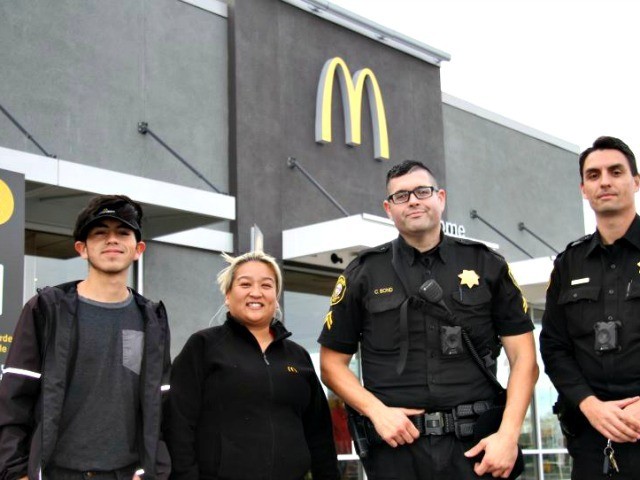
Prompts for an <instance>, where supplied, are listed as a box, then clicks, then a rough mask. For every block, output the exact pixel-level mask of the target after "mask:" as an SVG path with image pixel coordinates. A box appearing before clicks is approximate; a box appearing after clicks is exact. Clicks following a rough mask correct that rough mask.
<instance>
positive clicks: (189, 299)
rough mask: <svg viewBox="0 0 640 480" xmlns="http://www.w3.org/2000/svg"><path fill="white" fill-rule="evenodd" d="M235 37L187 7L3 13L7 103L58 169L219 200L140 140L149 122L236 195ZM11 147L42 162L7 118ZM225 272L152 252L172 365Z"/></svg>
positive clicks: (196, 256)
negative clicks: (122, 177) (232, 159)
mask: <svg viewBox="0 0 640 480" xmlns="http://www.w3.org/2000/svg"><path fill="white" fill-rule="evenodd" d="M227 37H228V32H227V19H226V18H223V17H220V16H218V15H215V14H213V13H211V12H208V11H205V10H202V9H200V8H196V7H194V6H193V5H190V4H187V3H184V2H181V1H179V0H153V1H149V0H112V1H106V2H105V1H99V0H59V1H55V2H50V1H46V0H23V1H19V2H0V65H1V66H2V67H1V68H0V104H1V105H3V106H4V108H6V109H7V110H8V111H9V112H10V113H11V114H12V115H13V116H14V117H15V118H16V119H17V120H18V121H19V122H20V123H21V124H22V125H23V126H24V127H25V128H26V129H27V130H28V131H29V132H30V133H31V134H32V135H33V137H34V138H35V139H36V140H37V141H38V142H39V143H41V144H42V146H43V147H44V148H45V149H46V150H47V151H48V152H49V153H52V154H55V155H57V157H58V158H62V159H64V160H68V161H71V162H75V163H79V164H84V165H90V166H95V167H100V168H103V169H107V170H112V171H118V172H123V173H128V174H132V175H138V176H141V177H147V178H152V179H156V180H162V181H166V182H170V183H173V184H178V185H183V186H188V187H193V188H198V189H202V190H209V187H208V186H207V185H206V184H205V183H204V182H203V181H202V180H201V179H199V178H198V177H197V176H195V175H194V174H193V173H192V172H191V171H189V170H188V169H187V168H186V167H185V166H183V165H182V164H181V163H180V162H179V161H178V160H177V159H176V158H174V157H173V156H172V155H171V154H170V153H169V152H168V151H167V150H166V149H164V148H163V147H162V146H161V145H160V144H158V143H157V142H156V141H155V140H154V139H153V138H151V137H150V136H149V135H146V136H143V135H141V134H140V133H138V131H137V124H138V122H140V121H146V122H148V123H149V128H150V129H151V130H152V131H153V132H154V133H155V134H156V135H158V136H159V137H160V138H162V140H164V141H165V142H166V143H167V144H168V145H169V146H170V147H172V148H173V149H175V150H176V151H177V152H178V153H179V154H180V155H181V156H183V157H184V158H185V159H187V160H188V161H189V163H191V164H192V165H193V166H194V167H195V168H196V169H198V170H199V171H200V172H201V173H202V174H203V176H204V177H205V178H207V179H208V180H209V181H210V182H212V183H213V184H214V185H216V186H217V187H218V188H220V189H221V190H222V191H225V192H228V191H229V188H230V187H229V175H228V174H229V164H228V139H229V130H228V126H229V111H228V107H229V102H228V97H229V95H228V91H229V87H228V58H227V52H228V44H227ZM0 146H2V147H6V148H11V149H16V150H21V151H26V152H31V153H36V154H41V152H40V151H39V150H38V149H37V148H36V147H35V146H34V145H33V144H32V143H31V142H30V141H29V140H28V139H27V138H26V137H25V136H24V135H23V134H22V133H21V132H20V131H19V130H18V129H17V128H16V127H15V126H14V125H13V124H12V123H11V122H10V121H9V119H7V118H6V117H5V116H4V115H3V114H1V113H0ZM113 191H114V193H118V186H117V185H113ZM61 201H62V202H64V200H61ZM52 205H54V206H58V207H59V203H55V204H54V203H51V202H49V203H46V204H45V203H42V205H40V204H38V205H37V206H38V207H39V208H40V207H42V208H46V209H49V210H52V211H53V210H54V207H53V206H52ZM35 210H37V209H33V211H32V212H31V213H32V215H33V216H35V213H36V212H35ZM72 211H73V210H72ZM65 214H66V215H74V214H75V213H71V214H69V213H68V210H67V211H65ZM26 220H27V222H29V221H33V220H32V219H31V218H30V216H29V211H27V218H26ZM153 220H154V221H162V219H158V218H154V219H153ZM71 221H72V220H71V219H69V222H71ZM226 223H227V222H221V223H220V224H218V225H217V226H216V228H221V229H223V230H229V228H230V227H229V225H227V224H226ZM1 243H2V242H1V241H0V244H1ZM70 254H71V255H73V252H71V253H70ZM221 268H222V260H221V259H220V257H219V255H218V254H217V253H215V252H207V251H203V250H198V249H191V248H184V247H178V246H172V245H167V244H162V243H156V242H150V245H149V248H148V250H147V252H146V253H145V255H144V293H145V295H146V296H148V297H149V298H151V299H154V300H163V301H164V302H165V304H166V307H167V310H168V312H169V315H170V325H171V327H172V336H173V342H172V353H173V355H175V354H177V353H178V352H179V350H180V349H181V348H182V345H183V344H184V341H185V340H186V339H187V337H188V336H189V335H190V334H191V333H193V332H194V331H196V330H199V329H202V328H205V327H206V326H208V324H209V320H210V318H211V316H212V315H213V313H214V312H215V311H216V309H217V308H218V307H219V306H220V305H221V303H222V300H221V298H222V297H221V295H220V294H219V293H218V291H217V286H216V284H215V274H216V272H218V271H219V270H220V269H221Z"/></svg>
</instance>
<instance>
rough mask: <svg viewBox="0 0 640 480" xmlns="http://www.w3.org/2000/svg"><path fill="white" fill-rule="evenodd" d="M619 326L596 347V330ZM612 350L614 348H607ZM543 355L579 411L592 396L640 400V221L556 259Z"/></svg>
mask: <svg viewBox="0 0 640 480" xmlns="http://www.w3.org/2000/svg"><path fill="white" fill-rule="evenodd" d="M598 322H605V323H608V322H614V325H615V327H614V328H615V334H614V335H613V336H617V342H615V343H616V345H609V346H608V347H607V346H606V344H607V343H609V344H610V343H611V342H612V341H613V339H612V338H611V335H610V334H611V333H613V332H612V331H611V330H609V331H607V332H606V334H605V335H604V338H602V337H601V339H600V340H601V341H602V342H604V343H602V342H601V343H600V344H599V345H596V330H595V327H596V324H597V323H598ZM609 347H613V348H611V349H608V348H609ZM540 350H541V353H542V359H543V360H544V364H545V369H546V372H547V374H548V375H549V377H550V378H551V381H552V382H553V384H554V385H555V387H556V388H557V389H558V391H559V392H560V393H561V394H562V395H563V396H564V397H565V398H567V399H568V400H569V401H570V402H571V403H572V404H573V405H576V406H577V405H578V404H579V403H580V402H581V401H582V400H584V399H585V398H586V397H588V396H590V395H594V394H595V395H596V397H598V398H599V399H600V400H614V399H622V398H626V397H632V396H635V395H640V218H639V217H638V216H636V218H635V219H634V220H633V222H632V224H631V225H630V227H629V229H628V230H627V232H626V233H625V235H624V236H623V237H622V238H620V239H618V240H616V242H615V243H614V244H613V245H604V244H603V243H602V239H601V237H600V235H599V233H598V232H596V233H594V234H592V235H587V236H586V237H583V238H582V239H580V240H578V241H576V242H573V243H572V244H569V246H568V247H567V249H566V250H565V251H564V252H563V253H562V254H561V255H559V256H558V257H557V258H556V261H555V265H554V270H553V272H552V274H551V282H550V284H549V288H548V290H547V303H546V310H545V313H544V316H543V318H542V332H541V334H540Z"/></svg>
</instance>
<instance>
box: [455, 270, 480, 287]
mask: <svg viewBox="0 0 640 480" xmlns="http://www.w3.org/2000/svg"><path fill="white" fill-rule="evenodd" d="M458 277H459V278H460V285H466V286H467V287H469V288H471V287H473V286H474V285H480V277H479V276H478V274H477V273H476V272H474V271H473V270H462V273H461V274H460V275H458Z"/></svg>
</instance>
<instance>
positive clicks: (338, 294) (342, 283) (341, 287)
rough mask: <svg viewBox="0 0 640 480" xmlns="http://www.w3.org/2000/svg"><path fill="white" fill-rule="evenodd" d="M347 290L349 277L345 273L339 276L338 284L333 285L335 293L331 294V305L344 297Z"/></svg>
mask: <svg viewBox="0 0 640 480" xmlns="http://www.w3.org/2000/svg"><path fill="white" fill-rule="evenodd" d="M346 291H347V279H346V278H345V277H344V275H340V276H339V277H338V281H337V282H336V286H335V287H333V293H332V294H331V306H334V305H336V304H338V303H340V301H341V300H342V299H343V298H344V293H345V292H346Z"/></svg>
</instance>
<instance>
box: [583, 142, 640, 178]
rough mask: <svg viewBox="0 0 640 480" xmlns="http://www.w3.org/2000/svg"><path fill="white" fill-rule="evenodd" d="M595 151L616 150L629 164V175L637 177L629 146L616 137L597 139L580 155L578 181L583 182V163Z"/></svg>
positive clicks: (633, 158)
mask: <svg viewBox="0 0 640 480" xmlns="http://www.w3.org/2000/svg"><path fill="white" fill-rule="evenodd" d="M596 150H618V151H619V152H620V153H622V154H623V155H624V156H625V157H626V159H627V162H629V169H630V170H631V175H633V176H636V175H638V167H637V166H636V156H635V155H634V154H633V152H632V151H631V149H630V148H629V146H628V145H627V144H626V143H624V142H623V141H622V140H620V139H619V138H616V137H607V136H603V137H598V138H597V139H596V140H595V142H593V145H592V146H590V147H589V148H587V149H586V150H585V151H584V152H582V153H581V154H580V157H579V159H578V162H579V165H580V179H582V180H584V162H585V160H586V159H587V157H588V156H589V155H591V153H593V152H595V151H596Z"/></svg>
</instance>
